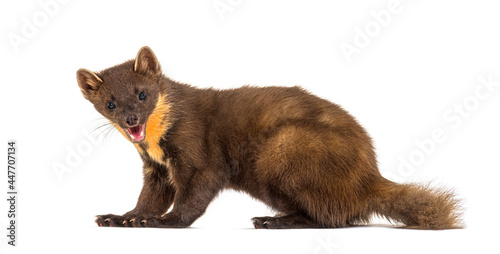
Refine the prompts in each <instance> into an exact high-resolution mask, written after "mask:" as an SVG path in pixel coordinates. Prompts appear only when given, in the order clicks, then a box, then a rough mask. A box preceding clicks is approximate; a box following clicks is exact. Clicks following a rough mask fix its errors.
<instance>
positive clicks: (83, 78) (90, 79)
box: [76, 69, 102, 100]
mask: <svg viewBox="0 0 500 254" xmlns="http://www.w3.org/2000/svg"><path fill="white" fill-rule="evenodd" d="M76 80H77V81H78V86H80V90H82V93H83V97H85V99H87V100H89V98H90V93H91V92H93V91H97V90H99V87H100V86H101V84H102V79H101V78H99V76H97V75H96V74H95V73H93V72H91V71H89V70H87V69H79V70H78V71H77V72H76Z"/></svg>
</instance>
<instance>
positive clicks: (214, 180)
mask: <svg viewBox="0 0 500 254" xmlns="http://www.w3.org/2000/svg"><path fill="white" fill-rule="evenodd" d="M220 173H221V172H217V171H211V170H209V169H206V170H204V171H197V172H196V173H194V174H193V176H192V178H191V179H190V180H189V181H187V182H189V184H187V185H182V184H180V186H179V187H180V188H177V189H176V193H175V201H174V207H173V209H172V211H171V212H169V213H168V214H165V215H163V216H152V217H149V218H144V219H143V220H141V225H142V226H144V227H160V228H185V227H189V226H190V225H191V224H193V222H194V221H195V220H196V219H198V218H199V217H200V216H202V215H203V214H204V213H205V211H206V209H207V207H208V205H209V204H210V202H211V201H212V200H213V199H214V198H215V196H216V195H217V194H218V193H219V192H220V191H221V190H222V189H223V187H224V185H225V184H226V182H227V181H226V180H225V176H224V175H220Z"/></svg>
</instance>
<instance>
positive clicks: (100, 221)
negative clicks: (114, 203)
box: [95, 214, 127, 227]
mask: <svg viewBox="0 0 500 254" xmlns="http://www.w3.org/2000/svg"><path fill="white" fill-rule="evenodd" d="M126 220H127V219H126V218H125V217H123V216H120V215H114V214H106V215H97V216H96V220H95V222H96V223H97V225H98V226H99V227H125V226H126V223H125V221H126Z"/></svg>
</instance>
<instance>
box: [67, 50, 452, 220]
mask: <svg viewBox="0 0 500 254" xmlns="http://www.w3.org/2000/svg"><path fill="white" fill-rule="evenodd" d="M77 81H78V85H79V87H80V89H81V92H82V93H83V96H84V97H85V98H86V99H87V100H89V101H90V102H91V103H92V104H93V105H94V107H95V109H96V110H97V111H98V112H99V113H101V114H102V115H103V116H104V117H105V118H107V119H108V120H109V121H110V123H111V124H112V125H113V126H114V127H115V128H116V129H117V130H118V131H119V132H120V133H121V134H122V135H123V136H124V137H125V138H127V139H128V140H130V142H132V144H133V145H134V146H135V148H136V149H137V151H138V152H139V155H140V157H141V159H142V161H143V162H144V166H143V175H144V185H143V188H142V191H141V193H140V196H139V200H138V202H137V205H136V207H135V208H134V209H133V210H131V211H130V212H127V213H125V214H124V215H121V216H118V215H112V214H108V215H100V216H97V219H96V223H97V224H98V225H99V226H103V227H106V226H112V227H115V226H116V227H166V228H182V227H189V226H190V225H191V224H192V223H193V222H194V221H195V220H196V219H198V218H199V217H200V216H202V215H203V213H204V212H205V210H206V209H207V206H208V205H209V204H210V202H211V201H212V200H213V199H214V198H215V197H216V196H217V195H218V193H220V192H221V191H222V190H224V189H226V188H231V189H234V190H237V191H243V192H246V193H248V194H249V195H251V196H252V197H254V198H256V199H258V200H260V201H262V202H264V203H265V204H266V205H267V206H269V207H271V208H272V209H273V210H275V211H276V212H277V214H276V216H275V217H255V218H253V219H252V221H253V225H254V226H255V228H259V229H260V228H266V229H281V228H337V227H346V226H350V225H359V224H364V223H368V222H369V221H370V218H371V217H372V216H373V215H379V216H383V217H385V218H387V219H389V220H391V221H395V222H399V223H403V224H404V225H405V227H407V228H416V229H451V228H459V227H461V221H460V209H459V207H460V204H459V201H458V199H456V197H455V195H454V194H453V191H451V190H443V189H438V188H430V187H428V185H425V184H399V183H395V182H392V181H389V180H387V179H385V178H384V177H382V175H381V174H380V172H379V170H378V167H377V161H376V156H375V152H374V148H373V145H372V142H371V139H370V137H369V136H368V134H367V132H366V131H365V130H364V129H363V128H362V127H361V126H360V124H358V123H357V121H356V120H355V119H354V118H353V117H352V116H351V115H350V114H349V113H347V112H346V111H345V110H344V109H342V108H341V107H340V106H338V105H336V104H334V103H331V102H329V101H327V100H324V99H321V98H319V97H316V96H314V95H312V94H310V93H309V92H307V91H305V90H304V89H302V88H300V87H262V88H260V87H251V86H244V87H241V88H237V89H228V90H218V89H212V88H211V89H198V88H195V87H193V86H190V85H186V84H182V83H179V82H176V81H174V80H172V79H169V78H168V77H166V76H165V75H164V74H163V73H162V70H161V68H160V64H159V62H158V60H157V58H156V56H155V54H154V53H153V51H152V50H151V49H150V48H149V47H143V48H141V49H140V51H139V52H138V54H137V56H136V58H135V59H134V60H130V61H126V62H124V63H122V64H119V65H116V66H114V67H111V68H108V69H105V70H103V71H100V72H97V73H95V72H91V71H89V70H86V69H79V70H78V71H77ZM172 205H173V208H172V209H171V211H170V212H168V213H167V211H168V210H169V209H170V207H171V206H172Z"/></svg>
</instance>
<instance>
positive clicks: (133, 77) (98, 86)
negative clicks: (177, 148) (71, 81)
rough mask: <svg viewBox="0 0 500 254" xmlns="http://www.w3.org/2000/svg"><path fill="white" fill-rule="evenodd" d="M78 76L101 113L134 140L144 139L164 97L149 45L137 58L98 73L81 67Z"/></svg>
mask: <svg viewBox="0 0 500 254" xmlns="http://www.w3.org/2000/svg"><path fill="white" fill-rule="evenodd" d="M76 77H77V81H78V85H79V87H80V90H81V91H82V93H83V96H84V97H85V99H87V100H89V101H90V102H91V103H92V104H93V105H94V107H95V109H96V110H97V111H98V112H99V113H101V114H102V115H103V116H104V117H105V118H107V119H108V120H109V121H110V122H111V123H112V124H113V125H114V126H115V127H116V128H117V129H118V130H119V131H120V132H121V133H122V134H124V135H125V136H127V137H128V138H129V139H130V141H132V142H133V143H140V142H142V141H144V140H145V138H146V135H147V134H148V133H147V130H148V129H150V128H147V125H148V119H149V118H150V117H151V116H152V114H153V115H154V112H155V110H156V111H157V110H158V104H159V102H160V100H163V95H162V83H161V78H162V72H161V68H160V64H159V63H158V59H157V58H156V56H155V54H154V53H153V51H152V50H151V49H150V48H149V47H143V48H141V49H140V50H139V52H138V53H137V57H136V59H135V60H130V61H127V62H125V63H123V64H120V65H116V66H114V67H111V68H108V69H105V70H103V71H101V72H98V73H94V72H92V71H89V70H87V69H79V70H78V71H77V73H76Z"/></svg>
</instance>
